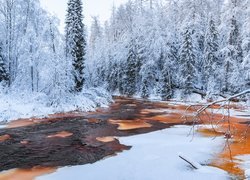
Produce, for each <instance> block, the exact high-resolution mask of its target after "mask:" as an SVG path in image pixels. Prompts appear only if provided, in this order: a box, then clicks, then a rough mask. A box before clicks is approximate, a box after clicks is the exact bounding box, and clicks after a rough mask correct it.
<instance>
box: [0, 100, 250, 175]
mask: <svg viewBox="0 0 250 180" xmlns="http://www.w3.org/2000/svg"><path fill="white" fill-rule="evenodd" d="M187 107H188V105H187V104H186V103H181V102H176V101H169V102H159V101H146V100H140V99H130V98H120V97H118V98H116V99H115V102H114V103H113V104H112V105H111V106H110V107H109V108H100V109H98V110H97V111H95V112H88V113H87V112H86V113H80V112H71V113H65V114H64V113H62V114H54V115H50V116H48V117H47V118H43V119H39V118H37V119H35V118H33V119H20V120H17V121H12V122H10V123H8V124H6V125H5V126H4V127H2V129H0V149H1V153H0V171H2V172H0V180H3V179H4V180H6V179H10V180H14V179H18V180H20V179H21V180H22V179H25V180H29V179H35V178H38V179H44V180H46V179H70V178H72V177H74V179H83V178H84V179H88V180H89V179H103V178H102V177H109V178H108V179H116V180H117V179H136V180H137V179H159V180H160V179H162V177H166V178H171V179H182V177H183V178H184V177H186V178H185V179H187V178H188V179H194V178H202V179H204V178H206V177H207V179H208V178H209V179H211V177H213V179H227V178H229V176H235V177H238V178H240V179H241V178H245V176H247V175H248V171H247V169H250V167H249V163H248V162H249V161H248V159H249V156H247V155H248V154H250V131H247V129H248V126H249V109H246V108H244V107H238V106H236V105H231V106H230V109H231V111H230V112H231V117H230V127H231V131H232V133H233V134H234V137H233V138H231V139H230V140H229V141H227V140H226V139H225V138H223V136H224V134H225V133H226V131H227V130H228V127H229V126H228V125H229V124H228V121H218V120H220V119H224V118H225V117H224V116H223V115H222V114H221V113H222V112H221V110H220V109H218V106H214V107H213V109H210V110H209V111H210V113H209V114H210V115H211V116H208V115H207V114H203V115H202V116H201V120H202V121H199V122H197V125H196V126H193V125H194V123H193V115H194V113H195V109H189V110H187ZM212 110H213V113H211V111H212ZM183 115H186V118H185V120H184V118H183V117H182V116H183ZM211 122H213V123H212V124H213V125H211ZM211 127H212V128H211ZM190 132H191V133H190ZM193 132H194V133H193ZM188 135H189V136H188ZM215 137H216V138H215ZM229 144H230V146H229V147H230V148H228V146H227V145H229ZM179 152H181V153H184V154H186V155H188V157H191V158H192V159H194V160H195V161H197V162H198V163H200V164H202V165H203V166H202V168H200V169H198V170H192V169H191V168H190V167H189V166H188V164H187V163H185V162H184V161H182V160H181V159H180V158H179V157H178V153H179ZM117 153H119V154H117ZM115 155H116V156H115ZM100 160H101V161H100ZM97 161H98V162H97ZM221 169H223V170H224V171H223V170H221ZM245 170H246V171H245ZM96 172H98V173H96ZM49 173H51V174H49ZM228 173H229V174H230V175H229V174H228ZM46 174H48V175H46ZM208 174H209V176H208ZM41 175H45V176H41Z"/></svg>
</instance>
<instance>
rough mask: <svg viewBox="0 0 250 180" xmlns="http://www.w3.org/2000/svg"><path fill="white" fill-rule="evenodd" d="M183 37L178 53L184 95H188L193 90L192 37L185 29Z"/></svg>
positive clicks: (193, 61)
mask: <svg viewBox="0 0 250 180" xmlns="http://www.w3.org/2000/svg"><path fill="white" fill-rule="evenodd" d="M183 37H184V39H183V43H182V45H181V52H180V53H181V54H180V66H181V67H180V69H181V78H182V79H181V81H182V87H183V88H184V90H185V94H189V93H190V92H191V90H192V89H193V88H194V78H195V55H194V50H193V40H192V35H191V32H190V30H189V29H186V31H185V33H184V34H183Z"/></svg>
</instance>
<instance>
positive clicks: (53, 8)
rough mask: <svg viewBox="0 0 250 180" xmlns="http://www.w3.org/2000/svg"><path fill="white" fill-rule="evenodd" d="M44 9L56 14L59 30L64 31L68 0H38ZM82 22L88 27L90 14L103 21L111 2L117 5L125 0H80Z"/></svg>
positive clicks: (110, 7)
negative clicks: (81, 4)
mask: <svg viewBox="0 0 250 180" xmlns="http://www.w3.org/2000/svg"><path fill="white" fill-rule="evenodd" d="M40 1H41V4H42V6H43V8H44V9H46V10H48V11H49V12H50V13H51V14H54V15H56V16H57V17H58V18H59V19H60V21H61V23H60V27H59V28H60V31H61V32H62V33H63V31H64V20H65V15H66V9H67V2H68V0H40ZM82 1H83V12H84V16H85V19H84V22H85V24H86V25H87V27H88V28H89V27H90V25H91V21H92V18H91V17H92V16H99V19H100V21H101V22H102V23H103V22H105V21H106V20H108V19H109V17H110V14H111V9H112V6H113V4H114V5H115V6H118V5H120V4H122V3H125V2H126V1H127V0H82Z"/></svg>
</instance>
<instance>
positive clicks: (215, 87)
mask: <svg viewBox="0 0 250 180" xmlns="http://www.w3.org/2000/svg"><path fill="white" fill-rule="evenodd" d="M249 7H250V1H249V0H229V1H224V0H218V1H210V0H192V1H188V0H179V1H176V0H166V1H157V0H144V1H142V0H133V1H132V0H130V1H128V2H127V3H126V4H124V5H121V6H119V7H117V8H116V7H113V11H112V16H111V18H110V19H109V21H108V22H106V23H105V24H104V25H101V24H100V22H99V21H98V18H97V17H95V18H94V19H93V23H92V27H91V35H90V39H89V46H88V53H87V59H88V61H87V63H88V67H87V70H89V72H88V73H87V74H88V77H87V79H88V80H89V84H91V85H92V86H102V85H104V86H106V88H107V89H108V90H110V91H111V92H119V93H120V94H125V95H129V96H133V95H140V96H141V97H145V98H147V97H149V96H150V95H157V96H161V97H162V98H163V99H169V98H171V97H172V96H173V94H174V92H175V91H176V90H181V92H182V93H181V94H182V95H183V96H185V95H187V94H190V93H191V92H194V91H196V92H200V93H202V94H203V95H206V96H207V97H208V98H210V97H213V96H214V95H219V94H234V93H238V92H240V91H243V90H245V89H248V88H249V87H250V58H249V57H250V39H249V38H250V31H249V29H250V23H249V22H250V14H249V13H250V10H249Z"/></svg>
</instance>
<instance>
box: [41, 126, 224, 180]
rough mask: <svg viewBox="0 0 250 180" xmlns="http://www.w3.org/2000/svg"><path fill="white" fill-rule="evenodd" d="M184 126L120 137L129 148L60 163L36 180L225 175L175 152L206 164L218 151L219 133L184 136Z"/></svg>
mask: <svg viewBox="0 0 250 180" xmlns="http://www.w3.org/2000/svg"><path fill="white" fill-rule="evenodd" d="M189 131H190V127H188V126H175V127H173V128H170V129H166V130H162V131H157V132H152V133H149V134H143V135H137V136H131V137H122V138H119V140H120V142H121V143H122V144H125V145H131V146H132V149H131V150H129V151H125V152H122V153H120V154H118V155H117V156H114V157H110V158H106V159H104V160H101V161H99V162H96V163H94V164H87V165H81V166H73V167H63V168H60V169H58V170H57V171H56V172H55V173H53V174H49V175H45V176H41V177H38V179H39V180H64V179H65V180H66V179H74V180H82V179H86V180H102V179H107V180H127V179H129V180H164V179H171V180H175V179H176V180H177V179H187V180H189V179H190V180H191V179H192V180H193V179H202V180H206V179H207V180H211V179H213V180H216V179H218V180H223V179H228V178H229V175H228V174H227V173H226V172H225V171H223V170H220V169H217V168H214V167H208V166H202V168H200V169H198V170H193V169H192V168H190V165H188V164H187V163H186V162H185V161H183V160H181V159H180V158H179V157H178V155H179V154H180V153H181V154H185V156H187V157H190V159H194V160H195V161H197V162H198V163H201V164H207V163H209V160H210V159H211V158H212V157H214V155H215V154H216V153H218V152H220V151H221V148H222V147H223V143H224V140H223V138H222V137H220V138H216V139H211V138H208V137H202V136H200V135H198V134H196V135H195V138H194V139H193V140H191V139H192V137H190V136H187V134H188V133H189Z"/></svg>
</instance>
